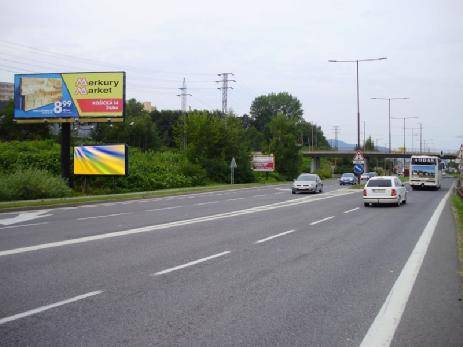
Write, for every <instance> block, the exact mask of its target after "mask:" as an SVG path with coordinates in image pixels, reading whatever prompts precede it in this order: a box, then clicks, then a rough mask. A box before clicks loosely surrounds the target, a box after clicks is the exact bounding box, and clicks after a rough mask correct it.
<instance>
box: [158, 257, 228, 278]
mask: <svg viewBox="0 0 463 347" xmlns="http://www.w3.org/2000/svg"><path fill="white" fill-rule="evenodd" d="M228 253H231V252H230V251H225V252H222V253H217V254H214V255H211V256H209V257H206V258H201V259H198V260H194V261H190V262H189V263H186V264H183V265H179V266H175V267H172V268H170V269H166V270H162V271H159V272H156V273H154V274H152V276H159V275H164V274H167V273H169V272H172V271H176V270H180V269H184V268H186V267H189V266H193V265H196V264H199V263H204V262H205V261H208V260H211V259H214V258H218V257H221V256H223V255H225V254H228Z"/></svg>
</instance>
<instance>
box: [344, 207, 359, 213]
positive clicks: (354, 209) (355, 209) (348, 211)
mask: <svg viewBox="0 0 463 347" xmlns="http://www.w3.org/2000/svg"><path fill="white" fill-rule="evenodd" d="M358 209H360V207H356V208H353V209H352V210H347V211H344V213H345V214H348V213H351V212H354V211H357V210H358Z"/></svg>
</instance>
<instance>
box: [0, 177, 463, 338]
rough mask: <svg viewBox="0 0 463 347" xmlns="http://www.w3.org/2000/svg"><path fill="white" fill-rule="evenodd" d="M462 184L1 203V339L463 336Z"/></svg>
mask: <svg viewBox="0 0 463 347" xmlns="http://www.w3.org/2000/svg"><path fill="white" fill-rule="evenodd" d="M452 183H453V181H451V180H445V181H444V187H443V189H441V190H440V191H410V192H409V195H408V203H407V205H405V206H401V207H364V206H363V203H362V197H361V191H353V190H350V189H349V188H348V187H339V185H338V184H337V183H336V182H334V181H330V182H325V190H324V193H322V194H307V195H302V194H298V195H292V194H291V190H290V187H289V186H288V185H280V186H266V187H261V188H249V189H239V190H231V191H221V192H210V193H200V194H191V195H183V196H174V197H164V198H155V199H146V200H132V201H126V202H115V203H105V204H91V205H83V206H78V207H61V208H53V209H49V210H46V209H45V210H35V211H23V212H14V213H2V214H0V278H1V280H0V345H2V346H13V345H15V346H16V345H33V346H51V345H53V346H57V345H60V346H72V345H85V346H87V345H88V346H101V345H161V346H172V345H189V346H190V345H193V346H196V345H202V346H204V345H207V346H224V345H225V346H227V345H230V346H236V345H242V346H251V345H252V346H275V345H281V346H294V345H306V346H359V345H361V344H362V345H364V346H369V345H385V346H387V345H389V344H392V345H394V346H444V345H445V346H462V345H463V329H461V327H462V326H463V303H462V301H461V290H460V288H459V286H460V285H461V281H460V278H459V277H458V274H457V271H458V263H457V253H456V241H455V226H454V224H453V219H452V216H451V213H450V207H449V203H448V199H447V197H448V194H447V193H448V190H449V187H450V186H451V184H452Z"/></svg>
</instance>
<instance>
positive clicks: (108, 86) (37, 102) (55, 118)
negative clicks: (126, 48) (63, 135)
mask: <svg viewBox="0 0 463 347" xmlns="http://www.w3.org/2000/svg"><path fill="white" fill-rule="evenodd" d="M124 111H125V72H78V73H40V74H16V75H15V76H14V119H15V120H16V121H17V122H19V123H21V122H22V123H30V122H44V121H46V122H75V121H79V122H107V121H109V120H110V121H113V122H114V121H123V119H124Z"/></svg>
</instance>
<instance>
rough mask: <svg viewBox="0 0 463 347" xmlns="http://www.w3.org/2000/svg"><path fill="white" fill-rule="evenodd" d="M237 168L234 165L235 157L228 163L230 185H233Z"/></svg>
mask: <svg viewBox="0 0 463 347" xmlns="http://www.w3.org/2000/svg"><path fill="white" fill-rule="evenodd" d="M237 167H238V165H236V160H235V157H233V158H232V160H231V162H230V183H231V184H235V169H236V168H237Z"/></svg>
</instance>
